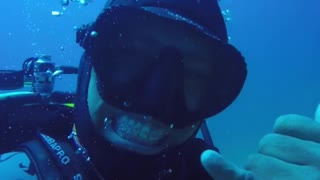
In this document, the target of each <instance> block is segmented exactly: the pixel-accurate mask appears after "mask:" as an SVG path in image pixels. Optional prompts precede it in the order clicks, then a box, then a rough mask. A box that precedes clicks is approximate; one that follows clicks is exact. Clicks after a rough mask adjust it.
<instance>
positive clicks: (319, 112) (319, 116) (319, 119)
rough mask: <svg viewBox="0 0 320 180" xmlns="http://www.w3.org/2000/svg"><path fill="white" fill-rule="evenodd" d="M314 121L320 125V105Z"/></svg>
mask: <svg viewBox="0 0 320 180" xmlns="http://www.w3.org/2000/svg"><path fill="white" fill-rule="evenodd" d="M314 119H315V120H316V122H318V123H320V104H318V107H317V109H316V113H315V118H314Z"/></svg>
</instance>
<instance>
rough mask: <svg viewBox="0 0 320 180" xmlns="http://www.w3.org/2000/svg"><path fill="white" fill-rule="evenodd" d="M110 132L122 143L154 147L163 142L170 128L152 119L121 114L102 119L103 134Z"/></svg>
mask: <svg viewBox="0 0 320 180" xmlns="http://www.w3.org/2000/svg"><path fill="white" fill-rule="evenodd" d="M110 130H111V131H112V132H113V133H114V135H117V136H118V138H121V139H122V141H128V142H133V143H136V144H140V145H144V146H154V145H160V144H161V142H163V141H164V139H165V138H166V137H167V135H168V134H169V131H170V128H169V127H168V126H166V125H164V124H162V123H160V122H157V121H156V120H154V119H153V118H152V117H148V116H142V115H133V114H123V115H118V116H117V117H116V118H109V117H106V118H105V119H104V131H105V133H110Z"/></svg>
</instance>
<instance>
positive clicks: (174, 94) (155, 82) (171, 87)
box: [140, 47, 184, 117]
mask: <svg viewBox="0 0 320 180" xmlns="http://www.w3.org/2000/svg"><path fill="white" fill-rule="evenodd" d="M183 77H184V64H183V56H182V54H181V52H180V51H179V50H178V49H176V48H174V47H165V48H163V49H161V51H160V53H159V55H158V56H157V57H155V59H154V62H153V63H152V65H151V67H150V68H149V69H148V71H147V74H146V75H145V80H144V84H143V85H142V86H140V87H141V91H140V92H141V93H142V94H140V95H141V102H140V104H141V105H143V106H144V107H145V108H147V109H148V110H147V111H148V112H152V115H160V116H162V117H163V116H165V115H166V114H167V115H168V116H169V115H170V114H172V113H173V112H172V111H173V110H174V109H175V108H174V106H178V104H180V103H181V102H180V100H181V97H183V94H182V92H183V91H182V90H183V83H184V82H183ZM176 108H177V107H176ZM155 111H156V112H155Z"/></svg>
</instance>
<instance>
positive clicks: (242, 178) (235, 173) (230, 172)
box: [201, 150, 254, 180]
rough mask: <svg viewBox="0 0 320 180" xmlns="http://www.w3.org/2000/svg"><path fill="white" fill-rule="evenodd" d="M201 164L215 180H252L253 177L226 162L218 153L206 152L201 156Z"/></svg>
mask: <svg viewBox="0 0 320 180" xmlns="http://www.w3.org/2000/svg"><path fill="white" fill-rule="evenodd" d="M201 163H202V165H203V167H204V168H205V170H206V171H207V172H208V173H209V175H210V176H211V177H212V178H214V179H215V180H225V179H228V180H253V179H254V178H253V175H252V174H251V173H250V172H248V171H246V170H244V169H241V168H239V167H237V166H235V165H234V164H233V163H231V162H229V161H227V160H226V159H225V158H224V157H223V156H221V155H220V154H219V153H217V152H215V151H212V150H206V151H204V152H203V153H202V154H201Z"/></svg>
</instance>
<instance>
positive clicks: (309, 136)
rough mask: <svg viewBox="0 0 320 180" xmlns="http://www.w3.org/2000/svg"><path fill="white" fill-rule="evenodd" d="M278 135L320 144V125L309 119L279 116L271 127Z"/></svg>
mask: <svg viewBox="0 0 320 180" xmlns="http://www.w3.org/2000/svg"><path fill="white" fill-rule="evenodd" d="M273 131H274V132H275V133H278V134H283V135H287V136H292V137H296V138H298V139H303V140H309V141H314V142H318V143H320V123H317V122H316V121H314V120H313V119H311V118H308V117H305V116H300V115H295V114H289V115H283V116H280V117H279V118H278V119H277V120H276V123H275V125H274V127H273Z"/></svg>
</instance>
